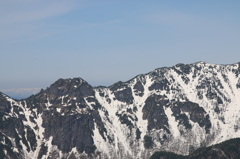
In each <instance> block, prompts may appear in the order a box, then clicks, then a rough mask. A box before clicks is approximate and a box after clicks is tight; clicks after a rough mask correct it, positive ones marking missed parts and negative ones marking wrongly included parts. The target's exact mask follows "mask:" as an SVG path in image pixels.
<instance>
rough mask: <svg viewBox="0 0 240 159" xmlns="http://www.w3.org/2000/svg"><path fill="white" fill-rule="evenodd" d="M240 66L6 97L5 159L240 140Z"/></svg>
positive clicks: (138, 151)
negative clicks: (14, 97) (22, 97)
mask: <svg viewBox="0 0 240 159" xmlns="http://www.w3.org/2000/svg"><path fill="white" fill-rule="evenodd" d="M239 97H240V63H236V64H232V65H214V64H209V63H205V62H199V63H194V64H177V65H176V66H173V67H168V68H167V67H164V68H159V69H155V70H154V71H152V72H149V73H147V74H144V75H138V76H136V77H134V78H133V79H131V80H129V81H127V82H121V81H120V82H117V83H115V84H113V85H112V86H109V87H92V86H91V85H89V84H88V83H87V82H86V81H84V80H83V79H81V78H74V79H59V80H57V81H56V82H55V83H53V84H52V85H51V86H50V87H49V88H47V89H45V90H41V91H40V92H39V93H38V94H36V95H33V96H31V97H29V98H27V99H25V100H13V99H11V98H10V97H8V96H6V95H4V94H3V93H0V116H1V117H0V140H1V144H0V147H1V148H0V156H5V157H6V158H7V157H8V158H69V159H71V158H134V159H136V158H139V159H140V158H141V159H142V158H143V159H144V158H149V157H150V156H151V155H152V154H153V153H154V152H156V151H170V152H174V153H177V154H181V155H188V154H189V153H191V152H193V151H194V150H196V149H197V148H200V147H205V146H209V145H213V144H217V143H220V142H222V141H225V140H228V139H231V138H236V137H240V129H239V128H240V98H239Z"/></svg>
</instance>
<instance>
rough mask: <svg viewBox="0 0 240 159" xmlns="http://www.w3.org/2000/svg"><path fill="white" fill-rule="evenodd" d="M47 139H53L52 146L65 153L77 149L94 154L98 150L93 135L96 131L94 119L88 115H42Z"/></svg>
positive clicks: (47, 113) (46, 113) (49, 113)
mask: <svg viewBox="0 0 240 159" xmlns="http://www.w3.org/2000/svg"><path fill="white" fill-rule="evenodd" d="M42 118H43V119H44V120H43V121H44V122H43V125H42V126H43V127H44V128H45V137H46V138H49V137H50V136H52V137H53V140H52V144H53V145H57V146H58V149H59V150H62V152H63V153H67V152H70V151H71V149H72V148H74V147H76V148H77V150H78V152H80V153H83V151H85V152H86V153H93V152H94V151H95V149H96V147H95V146H94V143H93V139H92V135H93V129H94V122H93V117H92V116H90V115H86V114H76V115H69V116H61V115H60V114H57V113H55V114H52V113H51V112H45V113H44V114H43V115H42Z"/></svg>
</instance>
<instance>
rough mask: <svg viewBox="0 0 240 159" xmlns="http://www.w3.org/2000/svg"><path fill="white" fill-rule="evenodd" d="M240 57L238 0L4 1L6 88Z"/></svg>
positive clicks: (0, 30)
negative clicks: (59, 79)
mask: <svg viewBox="0 0 240 159" xmlns="http://www.w3.org/2000/svg"><path fill="white" fill-rule="evenodd" d="M198 61H206V62H210V63H214V64H230V63H236V62H239V61H240V1H239V0H228V1H226V0H225V1H223V0H211V1H209V0H201V1H200V0H199V1H193V0H181V1H180V0H168V1H167V0H148V1H142V0H138V1H137V0H132V1H127V0H111V1H110V0H109V1H107V0H101V1H99V0H98V1H97V0H94V1H91V0H88V1H87V0H82V1H81V0H68V1H66V0H21V1H20V0H6V1H5V0H1V1H0V89H10V88H31V87H34V88H36V87H40V88H46V87H48V86H49V85H50V84H52V83H53V82H54V81H56V80H57V79H58V78H73V77H82V78H83V79H85V80H86V81H88V82H89V83H90V84H92V85H93V86H97V85H105V86H108V85H111V84H113V83H115V82H117V81H120V80H121V81H126V80H129V79H131V78H132V77H134V76H136V75H138V74H144V73H147V72H149V71H152V70H154V69H155V68H159V67H164V66H173V65H175V64H177V63H194V62H198Z"/></svg>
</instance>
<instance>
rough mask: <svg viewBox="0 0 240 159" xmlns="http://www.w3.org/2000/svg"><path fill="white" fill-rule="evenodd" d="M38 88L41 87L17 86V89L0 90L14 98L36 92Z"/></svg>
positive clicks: (21, 97) (22, 97) (24, 96)
mask: <svg viewBox="0 0 240 159" xmlns="http://www.w3.org/2000/svg"><path fill="white" fill-rule="evenodd" d="M40 90H41V88H18V89H4V90H0V91H1V92H3V93H5V94H6V95H8V96H10V97H12V98H14V99H24V98H27V97H29V96H31V95H33V94H37V93H38V92H39V91H40Z"/></svg>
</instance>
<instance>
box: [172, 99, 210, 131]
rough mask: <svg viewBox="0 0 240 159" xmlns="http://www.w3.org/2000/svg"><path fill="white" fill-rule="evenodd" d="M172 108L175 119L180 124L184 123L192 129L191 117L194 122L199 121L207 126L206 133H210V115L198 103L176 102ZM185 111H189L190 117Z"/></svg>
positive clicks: (202, 125)
mask: <svg viewBox="0 0 240 159" xmlns="http://www.w3.org/2000/svg"><path fill="white" fill-rule="evenodd" d="M171 109H172V112H173V115H174V116H175V119H176V120H177V121H179V124H183V125H184V126H185V127H186V128H187V129H191V128H192V125H191V124H190V123H189V119H190V120H191V121H193V122H194V123H198V124H199V126H201V127H205V130H206V133H209V129H210V128H211V122H210V120H209V115H207V113H206V111H205V110H204V109H203V108H202V107H200V106H199V105H198V104H197V103H192V102H175V103H174V104H173V106H172V107H171ZM185 113H189V115H190V118H188V117H187V115H186V114H185Z"/></svg>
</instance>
